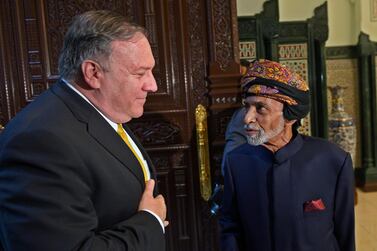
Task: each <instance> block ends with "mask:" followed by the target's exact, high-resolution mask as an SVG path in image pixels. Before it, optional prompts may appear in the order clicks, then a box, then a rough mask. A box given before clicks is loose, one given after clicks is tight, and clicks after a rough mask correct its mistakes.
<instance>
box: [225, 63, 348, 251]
mask: <svg viewBox="0 0 377 251" xmlns="http://www.w3.org/2000/svg"><path fill="white" fill-rule="evenodd" d="M241 84H242V86H243V93H244V104H245V110H246V111H245V115H244V123H245V127H244V128H245V134H246V137H247V141H248V143H245V144H243V145H241V146H239V147H237V148H235V149H234V150H233V151H231V152H230V153H228V154H227V156H226V158H225V161H224V200H223V206H222V215H221V217H220V225H221V246H222V250H223V251H241V250H242V251H272V250H276V251H339V250H340V251H354V250H355V237H354V197H353V196H354V193H353V192H354V190H353V169H352V161H351V157H350V155H349V153H346V152H344V151H343V150H341V149H340V148H339V147H337V146H336V145H334V144H332V143H330V142H328V141H326V140H323V139H318V138H314V137H309V136H304V135H300V134H299V133H297V130H296V128H297V122H298V121H299V120H300V119H301V118H304V117H305V116H306V115H307V113H308V112H309V88H308V85H307V83H306V82H305V81H304V80H303V79H302V78H301V77H300V76H299V75H298V74H296V73H294V72H292V71H290V70H289V69H288V68H287V67H285V66H283V65H281V64H279V63H276V62H272V61H268V60H261V61H255V62H253V63H252V64H251V65H250V67H249V69H248V72H247V73H246V75H244V76H243V78H242V80H241Z"/></svg>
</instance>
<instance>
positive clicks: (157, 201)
mask: <svg viewBox="0 0 377 251" xmlns="http://www.w3.org/2000/svg"><path fill="white" fill-rule="evenodd" d="M154 186H155V181H154V180H153V179H150V180H148V181H147V182H146V183H145V190H144V193H143V195H142V196H141V200H140V203H139V211H142V210H149V211H152V212H153V213H155V214H156V215H157V216H158V217H160V219H161V221H162V222H163V223H164V226H165V227H166V226H167V225H168V224H169V222H168V221H165V219H166V204H165V199H164V197H163V196H162V195H161V194H159V195H157V196H156V197H154V196H153V190H154Z"/></svg>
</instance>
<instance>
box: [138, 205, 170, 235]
mask: <svg viewBox="0 0 377 251" xmlns="http://www.w3.org/2000/svg"><path fill="white" fill-rule="evenodd" d="M141 211H145V212H148V213H150V214H151V215H153V216H154V217H155V218H156V219H157V220H158V222H159V223H160V225H161V228H162V232H163V233H164V234H165V227H164V223H163V222H162V220H161V219H160V217H158V216H157V214H155V213H153V212H152V211H150V210H148V209H142V210H141Z"/></svg>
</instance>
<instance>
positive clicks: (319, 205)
mask: <svg viewBox="0 0 377 251" xmlns="http://www.w3.org/2000/svg"><path fill="white" fill-rule="evenodd" d="M325 209H326V207H325V205H324V204H323V201H322V199H318V200H309V201H305V202H304V212H313V211H322V210H325Z"/></svg>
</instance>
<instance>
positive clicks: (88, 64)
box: [81, 59, 103, 89]
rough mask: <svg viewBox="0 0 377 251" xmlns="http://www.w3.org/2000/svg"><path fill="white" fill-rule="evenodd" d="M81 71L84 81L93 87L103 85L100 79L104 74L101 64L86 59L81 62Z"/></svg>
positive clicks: (96, 87)
mask: <svg viewBox="0 0 377 251" xmlns="http://www.w3.org/2000/svg"><path fill="white" fill-rule="evenodd" d="M81 71H82V76H83V79H84V81H85V82H86V83H87V84H88V85H89V86H90V87H91V88H93V89H98V88H99V87H100V86H101V82H100V79H101V77H102V74H103V70H102V68H101V66H100V65H99V64H98V63H97V62H95V61H93V60H89V59H88V60H84V61H83V62H82V64H81Z"/></svg>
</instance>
